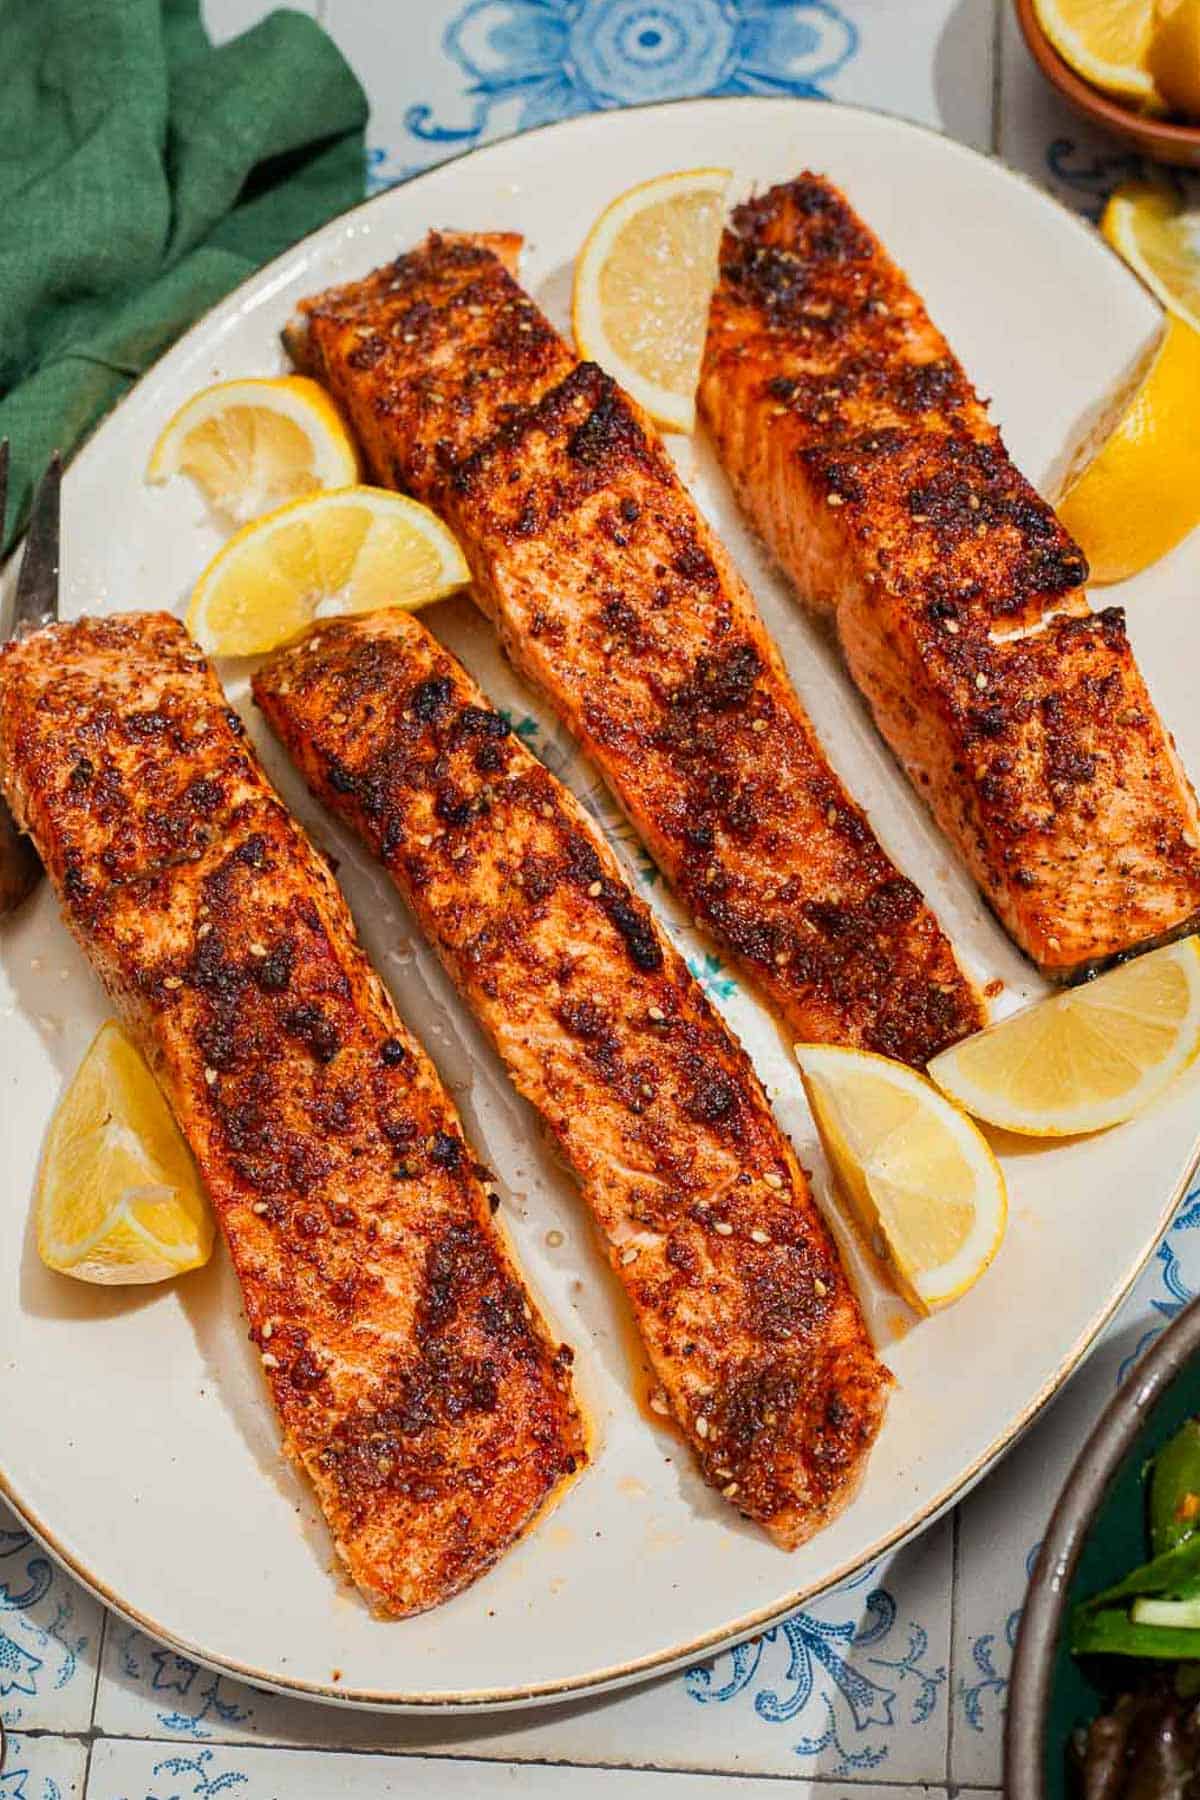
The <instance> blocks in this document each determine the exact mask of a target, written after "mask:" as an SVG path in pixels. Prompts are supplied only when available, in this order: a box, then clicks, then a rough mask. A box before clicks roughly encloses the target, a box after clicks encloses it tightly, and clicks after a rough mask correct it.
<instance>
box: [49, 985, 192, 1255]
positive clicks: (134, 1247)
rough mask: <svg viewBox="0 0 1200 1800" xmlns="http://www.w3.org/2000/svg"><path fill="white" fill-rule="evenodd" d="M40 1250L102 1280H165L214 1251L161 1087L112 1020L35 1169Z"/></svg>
mask: <svg viewBox="0 0 1200 1800" xmlns="http://www.w3.org/2000/svg"><path fill="white" fill-rule="evenodd" d="M36 1224H37V1246H38V1254H39V1255H40V1257H41V1259H42V1261H43V1262H44V1263H45V1264H46V1266H47V1268H51V1269H57V1270H59V1271H60V1272H61V1273H62V1274H64V1275H73V1276H74V1277H75V1278H76V1280H77V1281H92V1282H98V1283H101V1284H103V1285H105V1286H117V1285H122V1284H132V1283H142V1282H149V1281H166V1280H168V1279H169V1277H170V1276H172V1275H181V1274H183V1272H184V1271H185V1270H186V1269H198V1268H200V1266H201V1265H202V1264H203V1263H206V1262H207V1261H208V1259H209V1256H210V1255H211V1254H212V1244H213V1221H212V1214H211V1212H210V1210H209V1206H208V1201H207V1199H206V1198H205V1195H204V1192H203V1189H202V1188H201V1186H200V1179H199V1176H198V1175H197V1173H196V1167H195V1164H194V1163H193V1161H192V1159H191V1156H190V1154H189V1152H188V1149H187V1146H186V1144H185V1143H184V1141H183V1139H182V1137H181V1136H180V1134H179V1128H178V1126H177V1125H176V1123H175V1120H174V1119H173V1118H172V1116H171V1112H170V1109H169V1108H168V1106H167V1103H166V1101H165V1100H164V1099H163V1096H162V1092H161V1090H160V1088H159V1086H158V1083H157V1082H156V1081H155V1079H154V1077H153V1075H151V1073H150V1071H149V1069H148V1068H147V1067H146V1064H145V1063H144V1062H143V1060H142V1057H141V1055H140V1053H139V1051H138V1050H137V1048H136V1046H135V1045H134V1044H133V1042H132V1040H131V1039H130V1038H129V1037H128V1036H127V1035H126V1033H125V1031H124V1029H123V1028H122V1027H121V1026H120V1025H118V1024H117V1023H116V1022H115V1021H112V1020H110V1022H109V1023H108V1024H107V1025H105V1026H103V1027H102V1028H101V1030H100V1031H99V1033H98V1034H97V1036H96V1037H95V1039H94V1040H93V1042H92V1045H91V1047H90V1049H89V1050H88V1052H87V1055H86V1056H85V1057H84V1059H83V1061H82V1062H81V1063H80V1065H79V1068H78V1069H77V1070H76V1073H75V1076H74V1079H73V1080H72V1082H71V1085H70V1086H69V1087H68V1089H67V1091H66V1093H65V1094H64V1095H63V1097H62V1099H61V1100H60V1101H59V1103H58V1108H57V1110H56V1112H55V1114H54V1118H53V1119H52V1121H51V1124H50V1133H49V1136H48V1137H47V1139H46V1148H45V1151H44V1153H43V1156H42V1167H41V1172H40V1174H39V1177H38V1189H37V1201H36Z"/></svg>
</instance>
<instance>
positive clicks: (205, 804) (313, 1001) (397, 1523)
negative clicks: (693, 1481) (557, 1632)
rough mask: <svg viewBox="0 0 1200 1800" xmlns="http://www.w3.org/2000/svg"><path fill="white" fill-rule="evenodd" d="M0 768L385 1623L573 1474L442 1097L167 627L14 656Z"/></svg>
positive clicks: (159, 618)
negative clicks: (169, 1118) (215, 1231)
mask: <svg viewBox="0 0 1200 1800" xmlns="http://www.w3.org/2000/svg"><path fill="white" fill-rule="evenodd" d="M0 770H3V780H4V789H5V793H6V795H7V798H8V801H9V804H10V805H11V807H12V809H13V812H14V814H15V815H16V818H17V820H18V822H19V823H20V824H21V825H22V826H23V827H24V829H26V830H27V831H29V832H30V834H31V835H32V837H33V840H34V843H35V844H36V846H37V848H38V850H39V852H40V853H41V856H42V860H43V861H44V863H45V865H46V868H47V871H48V872H49V875H50V878H51V880H52V881H53V883H54V885H55V888H56V890H57V892H58V896H59V899H60V901H61V903H62V907H63V912H64V914H65V916H66V919H67V922H68V924H69V925H70V927H71V929H72V931H73V932H74V934H75V936H76V937H77V938H78V939H79V941H80V943H81V944H82V946H83V948H84V950H85V951H86V953H87V955H88V956H89V958H90V959H91V962H92V965H93V967H94V968H95V969H96V972H97V974H98V975H99V976H100V978H101V980H102V981H103V983H104V985H105V987H106V989H107V991H108V993H109V995H110V996H111V998H112V1000H113V1002H114V1004H115V1005H116V1007H117V1008H118V1009H119V1011H120V1013H121V1015H122V1017H123V1018H124V1019H125V1021H126V1023H127V1024H128V1025H129V1027H130V1028H131V1030H132V1031H133V1032H134V1034H135V1035H136V1037H137V1040H138V1042H139V1043H140V1045H141V1047H142V1049H143V1051H144V1052H145V1054H146V1056H147V1059H148V1060H149V1062H150V1064H151V1066H152V1068H153V1069H154V1072H155V1074H156V1075H157V1077H158V1079H159V1081H160V1083H161V1085H162V1088H163V1091H164V1093H165V1094H166V1096H167V1099H168V1100H169V1102H170V1104H171V1107H172V1110H173V1111H174V1113H175V1117H176V1118H177V1120H178V1121H179V1125H180V1128H181V1130H182V1131H183V1134H184V1136H185V1137H186V1139H187V1141H188V1143H189V1145H190V1146H191V1149H192V1152H193V1154H194V1156H195V1158H196V1162H197V1165H198V1167H199V1170H200V1173H201V1175H202V1176H203V1179H204V1182H205V1185H206V1187H207V1189H208V1192H209V1194H210V1196H211V1198H212V1202H213V1206H214V1208H215V1210H216V1213H217V1216H218V1218H219V1220H220V1222H221V1226H222V1228H223V1230H224V1234H225V1239H226V1242H227V1243H228V1246H229V1250H230V1254H231V1256H232V1258H233V1263H234V1267H235V1269H236V1271H237V1275H238V1279H239V1281H240V1283H241V1289H242V1297H243V1301H244V1304H245V1311H246V1318H247V1321H248V1323H249V1328H250V1336H251V1338H252V1339H253V1341H254V1343H255V1344H256V1345H257V1346H258V1348H259V1350H260V1352H261V1360H262V1367H263V1372H264V1375H265V1378H266V1382H267V1385H268V1388H269V1389H270V1393H271V1397H272V1399H273V1400H274V1403H275V1407H276V1410H277V1412H278V1415H279V1419H280V1422H281V1425H282V1428H283V1437H284V1444H285V1447H286V1449H287V1451H288V1453H289V1455H290V1456H291V1457H292V1458H293V1460H294V1461H295V1462H296V1463H297V1465H298V1466H299V1467H300V1468H301V1469H303V1471H304V1472H305V1473H306V1474H307V1476H308V1477H309V1479H310V1480H311V1482H312V1484H313V1487H314V1488H315V1490H316V1493H317V1497H318V1499H319V1500H320V1503H321V1506H322V1509H323V1511H324V1513H325V1517H326V1519H327V1520H328V1523H329V1527H330V1530H331V1532H332V1534H333V1539H334V1543H335V1544H336V1546H337V1550H338V1554H339V1555H340V1556H341V1557H342V1559H343V1560H344V1562H345V1564H346V1566H347V1568H348V1570H349V1572H350V1574H351V1576H352V1577H353V1579H354V1581H355V1582H356V1583H357V1585H358V1587H359V1588H360V1589H361V1590H362V1592H363V1594H364V1595H365V1596H366V1598H367V1599H368V1601H369V1602H370V1603H371V1605H372V1606H374V1607H375V1608H377V1609H378V1611H380V1612H381V1613H384V1614H406V1613H414V1612H420V1611H422V1610H424V1609H425V1608H426V1607H429V1606H434V1605H436V1604H437V1603H438V1602H439V1601H442V1600H445V1599H447V1598H448V1597H449V1596H450V1595H451V1594H454V1593H455V1592H457V1591H458V1590H459V1589H460V1588H462V1587H464V1586H465V1585H466V1584H467V1583H468V1582H470V1581H473V1580H474V1579H475V1578H476V1577H477V1576H479V1575H481V1574H482V1573H483V1572H484V1570H486V1569H487V1568H488V1567H489V1566H490V1565H491V1564H492V1563H493V1562H495V1560H496V1558H497V1557H498V1556H499V1555H500V1554H501V1553H502V1552H503V1551H504V1550H505V1549H506V1548H507V1547H508V1545H509V1544H511V1543H512V1542H513V1540H514V1539H515V1538H517V1537H518V1536H519V1535H520V1534H521V1532H522V1531H523V1530H524V1529H525V1527H526V1526H527V1525H528V1524H529V1523H530V1521H531V1519H533V1518H534V1516H535V1515H536V1514H537V1513H538V1511H539V1510H540V1509H541V1508H543V1507H544V1506H545V1505H546V1503H547V1502H548V1500H550V1498H551V1497H552V1496H554V1495H555V1493H556V1492H557V1490H558V1489H559V1488H560V1486H561V1484H562V1483H563V1482H564V1481H565V1480H566V1478H567V1477H568V1476H570V1475H571V1474H572V1473H573V1472H574V1471H575V1470H576V1469H577V1468H579V1467H580V1466H581V1464H582V1462H583V1461H584V1457H585V1447H584V1432H583V1428H582V1425H581V1421H580V1416H579V1413H578V1411H577V1409H576V1406H575V1403H574V1400H573V1398H572V1390H571V1381H570V1374H569V1364H570V1360H571V1353H570V1351H569V1350H567V1349H565V1348H563V1347H561V1346H559V1345H558V1344H557V1343H556V1342H555V1341H554V1340H553V1339H552V1338H551V1336H550V1335H549V1333H548V1331H547V1329H546V1326H545V1324H544V1323H543V1321H542V1320H541V1319H540V1317H539V1316H538V1314H537V1312H536V1310H535V1309H534V1307H533V1304H532V1302H531V1300H530V1298H529V1295H528V1293H527V1292H526V1290H525V1288H524V1287H523V1286H522V1283H521V1280H520V1277H519V1275H518V1274H517V1272H516V1270H515V1268H514V1267H513V1264H512V1262H511V1260H510V1257H509V1255H508V1253H507V1251H506V1250H505V1248H504V1246H503V1243H502V1241H501V1239H500V1237H499V1236H498V1234H497V1231H496V1228H495V1225H494V1223H493V1221H492V1217H491V1209H490V1202H489V1195H488V1191H487V1190H486V1188H485V1186H484V1183H483V1180H482V1179H481V1171H480V1170H479V1168H478V1167H477V1165H476V1162H475V1159H474V1156H473V1154H472V1152H471V1150H470V1148H469V1146H468V1145H467V1144H466V1143H465V1142H464V1139H463V1133H462V1126H461V1124H460V1122H459V1119H458V1117H457V1115H456V1113H455V1110H454V1107H453V1106H452V1104H451V1102H450V1100H449V1099H448V1097H447V1095H446V1093H445V1091H444V1089H443V1088H442V1085H441V1082H440V1080H439V1078H438V1076H437V1073H436V1071H435V1070H434V1068H433V1066H432V1064H431V1063H430V1062H429V1060H428V1058H427V1057H426V1056H425V1054H424V1052H423V1050H422V1049H421V1047H420V1045H419V1044H418V1043H417V1042H416V1040H415V1039H414V1038H413V1037H412V1036H411V1035H410V1034H409V1033H408V1032H407V1031H406V1030H405V1028H404V1026H403V1024H402V1023H401V1021H400V1018H399V1015H398V1014H397V1012H396V1009H395V1007H394V1006H393V1004H392V1002H391V1000H390V999H389V997H388V995H387V993H386V991H385V990H384V988H383V986H382V984H381V983H380V981H379V980H378V978H377V976H376V975H375V974H374V973H373V971H372V970H371V968H370V966H369V965H368V963H367V961H366V958H365V957H364V955H363V952H362V950H361V948H360V947H359V943H358V939H357V937H356V936H355V932H354V927H353V924H352V922H351V919H350V915H349V913H348V911H347V909H346V906H345V903H344V901H343V900H342V898H341V895H340V894H339V892H338V890H337V887H336V886H335V884H334V881H333V878H332V876H331V875H330V873H329V870H328V868H327V866H326V864H325V863H324V861H323V860H322V858H321V857H320V856H318V855H317V853H316V851H315V850H314V849H313V847H312V845H311V844H310V843H309V841H308V839H307V838H306V837H305V836H304V834H303V832H302V831H301V830H300V828H299V827H298V826H297V825H296V824H295V823H294V821H293V820H292V819H291V818H290V817H289V815H288V813H287V812H286V811H285V809H284V807H283V806H282V804H281V803H280V801H279V800H278V798H277V797H276V795H275V793H274V792H273V790H272V789H271V788H270V787H269V785H268V783H267V781H266V778H265V776H264V775H263V772H262V770H261V768H260V767H259V764H258V762H257V760H256V758H255V756H254V754H253V752H252V751H251V750H250V748H249V747H248V744H247V742H246V739H245V737H244V735H243V726H242V723H241V720H240V719H239V717H238V715H237V713H236V712H233V711H231V709H230V708H229V706H228V705H227V704H226V701H225V699H224V696H223V695H222V693H221V690H220V687H219V686H218V684H217V681H216V679H215V677H214V675H213V674H212V672H211V670H210V669H209V667H208V665H207V663H206V662H205V660H204V658H203V657H202V656H201V655H200V653H199V652H198V651H197V650H196V649H195V647H194V646H193V645H192V643H191V642H190V640H189V639H188V637H187V636H186V634H185V632H184V630H183V627H182V626H181V625H179V624H178V623H177V622H176V621H175V620H173V619H171V618H169V617H167V616H166V615H165V614H155V613H148V614H136V613H129V614H124V615H122V616H119V617H115V618H109V619H97V620H82V621H80V622H79V623H78V624H72V625H57V626H52V627H49V628H48V629H46V630H44V631H39V632H38V633H37V634H36V635H35V636H33V637H29V638H26V639H25V640H24V641H23V642H21V643H17V644H12V645H9V646H7V647H6V648H5V649H4V650H3V652H0ZM264 1553H265V1554H266V1553H269V1552H264Z"/></svg>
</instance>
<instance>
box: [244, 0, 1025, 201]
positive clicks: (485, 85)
mask: <svg viewBox="0 0 1200 1800" xmlns="http://www.w3.org/2000/svg"><path fill="white" fill-rule="evenodd" d="M226 3H227V4H234V3H235V0H226ZM325 23H326V25H327V28H328V29H329V31H330V32H331V33H332V35H333V37H334V38H335V39H336V40H337V42H338V43H339V44H340V46H341V48H342V50H343V52H344V53H345V55H346V57H347V59H348V60H349V62H350V63H351V64H352V66H353V67H354V68H355V69H356V70H357V72H358V73H359V75H360V77H361V79H362V80H363V82H364V84H365V86H366V88H367V92H368V95H369V98H370V100H371V125H370V134H369V135H370V145H371V150H370V178H371V181H372V184H373V185H375V186H385V185H387V184H388V183H389V182H393V181H401V180H403V179H404V178H405V176H406V175H410V174H412V173H414V172H415V171H416V170H418V169H421V168H425V167H427V166H428V165H429V164H431V163H433V162H437V161H439V160H441V159H442V158H443V157H446V156H451V155H454V154H456V153H458V152H460V151H463V150H468V149H471V148H473V147H474V146H475V145H476V144H480V143H485V142H488V141H489V140H491V139H493V138H497V137H503V136H505V135H507V134H509V133H511V132H515V131H523V130H528V129H530V128H531V127H532V126H536V125H543V124H547V123H549V122H550V121H552V120H556V119H564V118H571V117H573V116H575V115H576V114H579V113H585V112H591V111H595V110H597V109H601V108H609V107H616V106H629V105H636V104H640V103H644V102H647V101H656V100H671V99H677V98H680V97H682V96H688V95H695V94H774V95H779V94H785V95H786V94H794V95H799V96H803V97H806V98H808V97H814V96H816V97H827V98H836V99H839V100H845V101H851V102H854V103H856V104H859V105H866V106H875V107H880V108H883V109H884V110H886V111H890V112H898V113H903V114H904V115H906V116H907V117H909V118H915V119H919V120H922V121H924V122H925V123H927V124H931V125H938V126H940V127H941V128H942V129H944V130H947V131H949V132H951V133H952V134H953V135H955V136H959V137H962V138H964V139H966V140H967V141H968V142H971V143H975V144H978V145H980V146H981V147H986V146H987V145H988V143H989V141H990V137H991V91H992V71H991V55H992V37H993V33H992V20H991V12H990V9H989V8H988V7H987V6H986V5H983V4H980V0H908V4H907V5H905V6H904V7H881V6H878V5H873V4H870V3H869V0H782V3H781V0H433V3H432V4H428V5H427V6H426V7H425V9H424V11H423V13H422V15H421V17H420V20H419V22H418V21H417V20H416V19H414V16H413V13H412V12H411V11H410V10H407V9H405V8H392V9H382V8H380V7H379V6H377V5H376V4H375V3H374V0H328V5H327V7H326V11H325ZM398 68H402V69H403V70H404V79H403V80H402V81H397V79H396V70H397V69H398Z"/></svg>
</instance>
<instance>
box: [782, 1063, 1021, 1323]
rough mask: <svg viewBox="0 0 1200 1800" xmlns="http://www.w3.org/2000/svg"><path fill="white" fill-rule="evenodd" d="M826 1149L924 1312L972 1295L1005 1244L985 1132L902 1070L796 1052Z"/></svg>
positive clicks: (869, 1233) (999, 1182)
mask: <svg viewBox="0 0 1200 1800" xmlns="http://www.w3.org/2000/svg"><path fill="white" fill-rule="evenodd" d="M796 1060H797V1062H798V1063H799V1064H800V1071H801V1074H802V1075H803V1077H804V1087H805V1091H806V1093H807V1094H808V1102H809V1105H810V1107H811V1108H812V1114H813V1118H814V1119H815V1121H816V1126H817V1130H818V1132H819V1133H820V1137H821V1143H822V1145H823V1146H824V1150H825V1154H826V1156H827V1157H828V1158H829V1163H830V1167H831V1168H832V1170H833V1173H834V1176H835V1178H836V1180H837V1183H838V1186H839V1188H840V1189H841V1191H842V1192H843V1193H844V1194H845V1196H846V1199H847V1201H848V1202H849V1204H850V1206H851V1208H852V1209H853V1212H854V1214H855V1217H856V1219H857V1222H858V1224H859V1226H860V1228H861V1230H862V1231H863V1233H864V1235H865V1236H866V1237H867V1238H868V1240H869V1241H870V1242H871V1243H872V1244H873V1245H874V1247H875V1249H876V1250H877V1251H878V1250H879V1249H880V1247H881V1246H882V1249H883V1252H884V1255H885V1258H886V1261H887V1263H888V1266H889V1268H890V1271H891V1273H892V1276H893V1278H894V1280H895V1282H896V1285H897V1287H898V1288H899V1289H900V1291H901V1293H903V1294H904V1295H905V1297H906V1298H907V1299H908V1300H910V1301H911V1302H912V1304H913V1305H914V1306H915V1307H917V1308H918V1309H919V1310H920V1311H921V1312H932V1311H934V1309H935V1308H937V1307H940V1306H948V1305H949V1303H950V1302H951V1301H952V1300H957V1299H958V1298H959V1296H960V1295H962V1294H965V1293H966V1291H967V1289H968V1288H970V1287H973V1286H974V1284H975V1283H976V1282H977V1281H978V1280H979V1277H980V1276H981V1275H982V1274H983V1272H984V1270H985V1269H986V1268H987V1266H988V1264H989V1263H990V1262H991V1260H992V1258H993V1257H994V1256H995V1254H996V1252H997V1250H998V1249H999V1248H1000V1241H1001V1239H1002V1238H1003V1236H1004V1227H1005V1223H1006V1221H1007V1218H1008V1199H1007V1195H1006V1192H1005V1186H1004V1176H1003V1174H1002V1173H1001V1170H1000V1165H999V1164H998V1163H997V1161H996V1158H995V1157H994V1156H993V1154H992V1151H991V1147H990V1146H989V1144H988V1142H987V1139H986V1138H985V1137H984V1136H983V1133H982V1132H981V1131H980V1130H979V1129H978V1127H977V1126H976V1125H974V1124H973V1123H972V1122H971V1120H970V1119H968V1118H967V1116H966V1114H965V1113H963V1112H960V1111H959V1109H958V1107H956V1106H952V1105H951V1104H950V1102H949V1101H948V1100H946V1099H945V1098H944V1097H943V1096H942V1095H941V1094H940V1093H939V1092H938V1090H937V1089H936V1088H935V1087H934V1086H933V1085H932V1083H931V1082H928V1081H926V1079H925V1077H924V1076H923V1075H918V1074H917V1072H916V1071H915V1070H914V1069H910V1068H908V1067H907V1066H906V1065H905V1064H904V1063H897V1062H892V1061H890V1060H889V1059H888V1058H887V1057H886V1056H875V1055H873V1054H871V1053H870V1052H868V1051H865V1050H846V1049H841V1048H838V1047H834V1046H832V1045H828V1044H797V1045H796Z"/></svg>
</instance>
